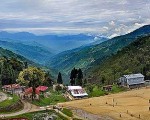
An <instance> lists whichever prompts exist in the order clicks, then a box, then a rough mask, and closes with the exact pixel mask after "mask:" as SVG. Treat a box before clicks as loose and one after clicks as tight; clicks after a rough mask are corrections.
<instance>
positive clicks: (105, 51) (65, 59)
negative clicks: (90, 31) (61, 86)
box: [48, 25, 150, 73]
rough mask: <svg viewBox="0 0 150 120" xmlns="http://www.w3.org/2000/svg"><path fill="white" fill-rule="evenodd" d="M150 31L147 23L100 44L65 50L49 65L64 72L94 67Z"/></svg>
mask: <svg viewBox="0 0 150 120" xmlns="http://www.w3.org/2000/svg"><path fill="white" fill-rule="evenodd" d="M149 33H150V25H146V26H143V27H141V28H139V29H137V30H135V31H133V32H131V33H129V34H126V35H122V36H118V37H115V38H112V39H110V40H107V41H105V42H103V43H101V44H98V45H92V46H86V47H81V48H78V49H73V50H70V51H65V52H63V53H60V54H58V55H56V56H54V57H53V58H52V59H51V60H50V61H49V62H48V66H50V67H51V68H55V69H57V70H59V71H61V72H64V73H69V72H70V71H71V69H73V68H74V67H76V68H81V69H83V70H86V69H87V68H91V69H92V68H94V67H95V66H97V64H101V62H102V61H104V60H105V59H106V58H107V57H109V56H111V55H112V54H116V53H117V51H118V50H121V49H122V48H124V47H125V46H128V45H129V44H130V43H131V42H133V41H135V40H136V39H137V38H138V37H139V36H144V35H148V34H149Z"/></svg>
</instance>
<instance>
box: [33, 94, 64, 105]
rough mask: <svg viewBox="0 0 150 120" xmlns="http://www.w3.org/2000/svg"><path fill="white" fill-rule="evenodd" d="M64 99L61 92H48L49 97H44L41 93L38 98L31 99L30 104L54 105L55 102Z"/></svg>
mask: <svg viewBox="0 0 150 120" xmlns="http://www.w3.org/2000/svg"><path fill="white" fill-rule="evenodd" d="M65 101H66V99H65V98H64V96H63V94H62V92H52V91H51V92H50V96H49V97H47V98H46V97H44V96H43V95H41V96H40V100H34V101H32V104H35V105H37V106H47V105H55V104H57V103H61V102H65Z"/></svg>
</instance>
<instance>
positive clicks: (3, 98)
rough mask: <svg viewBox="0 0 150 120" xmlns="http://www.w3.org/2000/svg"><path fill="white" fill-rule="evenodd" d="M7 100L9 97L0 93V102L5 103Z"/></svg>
mask: <svg viewBox="0 0 150 120" xmlns="http://www.w3.org/2000/svg"><path fill="white" fill-rule="evenodd" d="M6 99H7V95H6V94H5V93H3V92H0V102H2V101H4V100H6Z"/></svg>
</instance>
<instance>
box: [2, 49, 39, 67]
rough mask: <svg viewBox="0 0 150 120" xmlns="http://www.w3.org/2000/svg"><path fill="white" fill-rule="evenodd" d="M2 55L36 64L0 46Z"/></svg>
mask: <svg viewBox="0 0 150 120" xmlns="http://www.w3.org/2000/svg"><path fill="white" fill-rule="evenodd" d="M4 56H5V57H8V58H16V59H18V60H20V61H23V62H28V63H29V64H31V65H36V64H35V63H34V62H32V61H30V60H28V59H26V58H25V57H23V56H21V55H18V54H16V53H13V52H12V51H10V50H7V49H4V48H2V47H0V57H4Z"/></svg>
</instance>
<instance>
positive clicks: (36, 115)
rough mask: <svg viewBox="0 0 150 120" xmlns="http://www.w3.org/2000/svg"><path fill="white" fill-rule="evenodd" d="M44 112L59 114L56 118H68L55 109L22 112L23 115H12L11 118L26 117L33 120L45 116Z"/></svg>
mask: <svg viewBox="0 0 150 120" xmlns="http://www.w3.org/2000/svg"><path fill="white" fill-rule="evenodd" d="M42 114H43V115H42ZM44 114H48V115H54V116H57V117H56V118H55V119H56V120H67V119H66V118H65V117H63V116H62V115H60V114H59V113H56V112H55V111H54V110H44V111H38V112H31V113H25V114H22V115H18V116H14V117H11V118H17V119H19V118H25V119H28V120H33V119H34V120H41V119H42V117H43V116H44Z"/></svg>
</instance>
